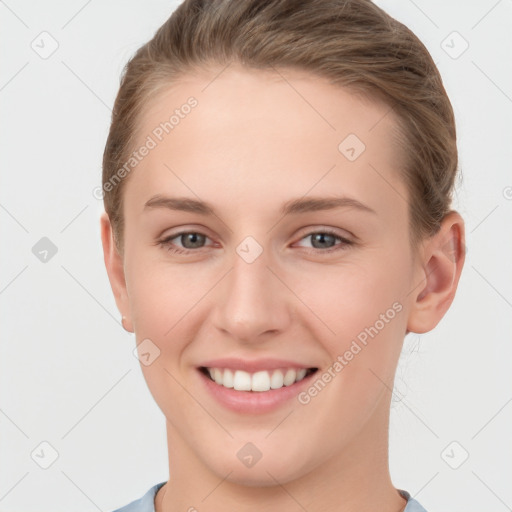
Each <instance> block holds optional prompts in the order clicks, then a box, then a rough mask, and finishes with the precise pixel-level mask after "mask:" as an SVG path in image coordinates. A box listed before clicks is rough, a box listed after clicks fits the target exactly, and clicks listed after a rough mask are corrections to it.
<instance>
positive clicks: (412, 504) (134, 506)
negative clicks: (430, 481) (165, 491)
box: [113, 482, 427, 512]
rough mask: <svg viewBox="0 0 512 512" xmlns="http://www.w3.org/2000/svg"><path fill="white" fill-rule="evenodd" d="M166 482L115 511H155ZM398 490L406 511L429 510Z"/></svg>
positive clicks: (419, 511) (421, 511) (420, 511)
mask: <svg viewBox="0 0 512 512" xmlns="http://www.w3.org/2000/svg"><path fill="white" fill-rule="evenodd" d="M164 484H165V482H160V483H159V484H156V485H154V486H153V487H151V489H149V491H148V492H147V493H146V494H144V496H142V498H139V499H138V500H135V501H132V502H131V503H129V504H128V505H125V506H124V507H121V508H118V509H117V510H114V511H113V512H155V496H156V493H157V492H158V489H160V487H162V485H164ZM397 490H398V492H399V493H400V494H401V495H402V496H403V497H404V498H405V499H406V500H407V506H406V507H405V509H404V512H427V511H426V510H425V509H424V508H423V507H422V506H421V505H420V504H419V503H418V502H417V501H416V500H415V499H414V498H411V495H410V494H409V493H408V492H407V491H403V490H402V489H397Z"/></svg>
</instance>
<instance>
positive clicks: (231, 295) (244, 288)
mask: <svg viewBox="0 0 512 512" xmlns="http://www.w3.org/2000/svg"><path fill="white" fill-rule="evenodd" d="M231 261H232V269H231V271H230V272H229V273H228V274H227V275H226V276H225V278H224V279H223V280H222V282H221V283H219V286H218V287H216V288H217V294H216V297H215V304H216V305H215V314H214V320H213V321H214V325H215V327H216V328H217V329H219V330H220V331H222V332H223V333H224V334H229V335H230V336H231V337H232V338H233V339H235V340H236V341H238V342H243V343H258V342H262V341H265V340H267V339H268V338H269V337H275V336H276V335H278V334H279V333H281V332H283V331H285V330H286V329H287V328H288V326H289V325H290V324H291V320H292V307H293V305H292V304H291V302H290V301H291V300H292V299H293V295H292V294H291V293H290V291H289V290H288V289H287V287H286V286H285V285H284V284H283V282H282V280H281V279H282V278H281V279H279V278H278V277H276V275H279V273H280V272H279V270H278V269H276V268H272V267H275V266H272V262H271V261H270V258H269V257H267V250H266V249H264V250H263V252H262V253H261V254H260V255H259V256H258V257H257V258H256V259H255V260H254V261H252V262H251V263H249V262H248V261H249V260H246V259H244V257H241V256H240V255H239V254H238V253H236V252H235V253H234V255H233V258H232V260H231ZM269 264H270V265H269ZM269 267H270V268H269Z"/></svg>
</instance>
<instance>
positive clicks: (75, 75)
mask: <svg viewBox="0 0 512 512" xmlns="http://www.w3.org/2000/svg"><path fill="white" fill-rule="evenodd" d="M377 3H378V5H380V6H381V7H383V8H384V9H385V10H386V11H387V12H389V13H390V14H391V15H392V16H394V17H396V18H397V19H399V20H400V21H402V22H403V23H405V24H406V25H407V26H409V27H410V28H411V29H412V30H413V31H414V32H415V33H416V34H417V35H418V36H419V37H420V39H421V40H422V41H423V42H424V43H425V45H426V46H427V48H428V49H429V50H430V52H431V53H432V56H433V58H434V60H435V62H436V63H437V65H438V66H439V69H440V71H441V74H442V76H443V79H444V82H445V86H446V89H447V91H448V94H449V96H450V98H451V100H452V104H453V107H454V110H455V115H456V119H457V128H458V138H459V150H460V167H461V169H462V172H463V180H462V182H461V183H460V184H459V186H458V188H457V195H456V203H455V206H456V207H457V208H458V209H459V211H460V212H461V214H462V215H463V216H464V218H465V220H466V229H467V261H466V266H465V269H464V271H463V275H462V278H461V283H460V287H459V290H458V293H457V297H456V299H455V302H454V304H453V306H452V308H451V309H450V311H449V312H448V313H447V315H446V316H445V318H444V319H443V320H442V322H441V323H440V324H439V326H438V327H437V328H436V329H435V330H434V331H432V332H431V333H428V334H426V335H422V336H417V335H412V334H411V335H409V336H408V337H407V338H406V341H405V346H404V351H403V354H402V357H401V361H400V365H399V368H398V371H397V377H396V387H395V391H394V402H393V408H392V416H391V431H390V466H391V474H392V478H393V482H394V484H395V486H396V487H398V488H401V489H406V490H408V491H409V492H410V493H411V494H412V495H413V496H414V497H416V499H418V500H419V501H420V502H421V503H422V504H423V505H424V506H425V508H426V509H427V510H428V511H429V512H436V511H441V510H451V511H453V512H462V511H464V512H473V511H480V510H486V511H487V512H501V511H504V510H510V509H511V507H512V487H511V486H510V482H511V481H512V462H511V461H512V437H511V436H510V431H511V429H510V427H511V420H512V404H511V401H512V386H511V377H510V375H511V371H510V370H511V363H510V362H511V359H512V358H511V356H512V344H511V341H512V340H511V335H510V333H511V327H512V325H511V324H512V315H511V313H512V280H511V274H512V271H511V265H510V262H511V261H512V258H511V256H512V243H511V237H510V219H511V213H512V174H511V172H510V162H511V161H512V138H511V136H512V133H511V132H512V130H511V119H512V72H511V67H510V55H511V54H512V37H511V30H510V23H511V20H512V1H511V0H500V1H496V0H481V1H476V0H473V1H470V2H462V1H453V0H451V1H447V0H444V1H440V0H435V1H432V0H430V1H427V0H415V1H412V0H401V1H398V0H397V1H393V0H380V1H378V2H377ZM175 6H176V3H175V2H174V3H173V2H168V1H159V0H152V1H146V2H136V1H133V0H131V1H121V0H115V1H108V2H100V1H98V0H92V1H91V0H89V1H84V0H73V1H67V2H64V1H60V2H59V1H46V2H35V1H30V2H29V1H25V2H21V1H16V0H7V1H6V2H3V1H0V16H1V18H0V19H1V24H2V27H1V30H0V51H1V56H0V62H1V63H2V65H1V68H0V103H1V109H2V110H1V111H2V123H1V124H0V131H1V132H0V144H1V145H0V161H1V165H0V172H1V180H2V187H1V188H0V227H1V234H2V238H1V240H2V264H1V265H0V307H1V309H0V314H1V318H0V325H1V327H2V338H1V346H0V350H1V352H0V511H14V510H24V511H26V512H32V511H33V512H39V511H43V510H45V511H46V510H54V511H58V510H62V511H63V510H66V511H73V510H82V511H85V510H89V511H94V510H109V509H113V508H115V507H118V506H121V505H123V504H125V503H127V502H129V501H131V500H133V499H135V498H138V497H140V496H142V494H144V493H145V492H146V491H147V489H148V488H149V487H150V486H152V485H154V484H155V483H157V482H160V481H163V480H166V479H167V478H168V468H167V452H166V441H165V422H164V417H163V415H162V413H161V412H160V410H159V409H158V407H157V405H156V404H155V403H154V401H153V398H152V396H151V395H150V393H149V391H148V390H147V386H146V383H145V381H144V380H143V377H142V373H141V370H140V366H139V362H138V360H137V359H136V358H135V357H134V355H133V353H132V350H133V349H134V347H135V339H134V337H133V335H130V334H128V333H126V332H125V331H124V330H123V329H122V328H121V325H120V321H119V314H118V311H117V309H116V306H115V303H114V300H113V297H112V294H111V290H110V287H109V283H108V280H107V275H106V272H105V270H104V264H103V257H102V252H101V245H100V234H99V215H100V212H101V211H102V202H101V201H99V200H98V199H96V198H95V197H94V195H93V190H94V189H95V187H98V186H99V185H100V184H101V181H100V173H101V168H100V165H101V156H102V152H103V147H104V143H105V139H106V135H107V130H108V124H109V116H110V108H111V105H112V103H113V99H114V97H115V94H116V92H117V88H118V83H119V75H120V72H121V69H122V66H123V65H124V63H125V62H126V60H127V59H128V58H129V56H130V55H131V54H132V53H133V52H134V51H135V50H136V49H137V48H138V46H139V45H141V44H142V43H144V42H145V41H146V40H147V39H149V38H150V37H151V36H152V34H153V33H154V31H155V30H156V29H157V28H158V27H159V26H160V25H161V24H162V23H163V22H164V21H165V20H166V19H167V17H168V16H169V15H170V13H171V12H172V10H173V9H174V7H175ZM43 31H46V32H48V34H50V35H49V36H48V35H42V36H41V35H40V34H41V32H43ZM454 31H456V32H457V33H458V34H459V35H457V34H453V32H454ZM43 38H44V39H43ZM55 41H56V43H55ZM464 41H467V44H469V46H468V48H467V49H466V50H465V51H464V52H463V53H461V51H462V50H463V49H464V47H465V43H464ZM55 44H58V48H57V49H56V51H55V52H54V53H53V54H52V55H50V56H48V55H46V54H45V53H44V52H49V51H50V50H51V49H52V45H55ZM34 47H35V48H34ZM459 53H461V54H460V55H459ZM41 54H42V56H41ZM42 57H47V58H42ZM455 57H456V58H455ZM43 237H47V238H48V239H49V240H50V241H51V244H49V242H48V241H47V240H43V241H41V239H42V238H43ZM38 244H39V245H38ZM52 244H53V245H52ZM34 247H35V248H34ZM45 250H47V251H48V253H45V252H44V251H45ZM55 250H57V252H56V253H55V254H53V252H55ZM52 251H53V252H52ZM41 258H43V259H44V258H46V261H41ZM41 443H49V445H51V447H50V446H48V445H47V444H43V445H41ZM53 450H55V452H56V454H58V458H57V459H56V460H55V461H54V462H53V463H52V464H51V465H50V466H49V467H48V468H47V469H43V468H42V467H41V465H45V464H49V463H51V462H52V453H54V452H53ZM466 456H468V458H467V460H464V459H465V457H466ZM455 466H457V468H455Z"/></svg>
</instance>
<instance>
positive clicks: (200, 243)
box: [157, 229, 354, 254]
mask: <svg viewBox="0 0 512 512" xmlns="http://www.w3.org/2000/svg"><path fill="white" fill-rule="evenodd" d="M308 238H309V239H310V240H311V242H312V246H313V247H312V249H311V250H309V249H308V252H314V253H319V252H320V253H330V252H333V251H338V250H344V249H347V248H348V247H349V246H351V245H353V244H354V242H352V241H351V240H348V239H347V238H345V237H342V236H341V235H339V234H337V233H336V232H335V231H332V230H330V229H322V230H320V231H311V232H310V233H308V234H307V235H306V236H304V237H303V238H301V241H302V240H307V239H308ZM208 239H209V238H208V237H207V236H206V235H204V234H203V233H199V232H197V231H181V232H180V233H174V234H173V235H171V236H168V237H166V238H164V239H163V240H160V241H158V242H157V244H158V245H160V246H161V247H164V248H166V249H167V250H168V251H169V252H170V253H173V254H190V253H193V252H199V250H200V249H202V248H204V247H207V246H206V245H205V242H206V240H208ZM337 240H339V241H340V242H341V243H338V244H336V241H337ZM176 241H178V242H179V243H180V244H181V246H180V245H177V243H176ZM210 245H211V244H210Z"/></svg>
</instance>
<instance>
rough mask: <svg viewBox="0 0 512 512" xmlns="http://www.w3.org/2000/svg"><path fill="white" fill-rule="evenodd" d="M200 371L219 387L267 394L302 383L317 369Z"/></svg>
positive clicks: (208, 369)
mask: <svg viewBox="0 0 512 512" xmlns="http://www.w3.org/2000/svg"><path fill="white" fill-rule="evenodd" d="M200 370H201V372H202V373H204V374H205V375H206V376H207V377H209V378H210V379H211V380H212V381H213V382H215V383H216V384H218V385H219V386H222V387H225V388H228V389H234V390H236V391H255V392H265V391H270V390H271V389H281V388H282V387H284V386H291V385H292V384H295V383H296V382H300V381H301V380H303V379H305V378H306V377H308V376H309V375H311V374H312V373H314V372H316V371H317V368H307V369H306V368H281V369H274V370H262V371H257V372H254V373H250V372H246V371H244V370H232V369H230V368H209V367H201V368H200Z"/></svg>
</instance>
